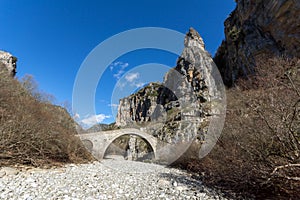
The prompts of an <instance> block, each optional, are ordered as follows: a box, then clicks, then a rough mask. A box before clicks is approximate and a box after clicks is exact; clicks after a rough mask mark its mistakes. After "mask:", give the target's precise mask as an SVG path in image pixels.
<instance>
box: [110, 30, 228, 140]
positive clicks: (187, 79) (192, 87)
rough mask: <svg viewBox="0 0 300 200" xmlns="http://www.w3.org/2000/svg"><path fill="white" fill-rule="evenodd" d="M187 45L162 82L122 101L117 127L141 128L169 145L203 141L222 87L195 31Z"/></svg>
mask: <svg viewBox="0 0 300 200" xmlns="http://www.w3.org/2000/svg"><path fill="white" fill-rule="evenodd" d="M184 45H185V48H184V50H183V52H182V54H181V56H180V57H179V58H178V59H177V65H176V67H174V68H173V69H171V70H170V71H169V72H167V74H166V75H165V77H164V81H163V83H161V84H159V83H150V84H149V85H147V86H145V87H144V88H142V89H141V90H139V91H138V92H136V93H135V94H132V95H130V96H129V97H126V98H123V99H121V100H120V104H119V109H118V115H117V120H116V125H118V126H121V127H138V128H142V129H143V130H145V131H146V132H148V133H151V134H152V135H153V136H155V137H157V138H159V140H160V141H162V142H164V143H167V144H175V143H177V142H186V141H191V140H194V139H195V138H196V137H198V138H199V139H201V138H202V139H203V137H204V135H205V133H206V132H207V131H208V124H209V121H210V119H211V117H212V116H214V115H215V114H216V109H215V107H214V106H215V105H218V103H220V99H221V94H220V90H222V86H223V84H222V83H220V84H219V82H218V81H220V80H217V82H216V79H215V77H214V74H215V73H216V71H215V69H216V66H215V65H214V63H213V60H212V58H211V56H210V55H209V53H208V52H206V51H205V46H204V42H203V40H202V38H201V37H200V35H199V34H198V33H197V31H195V30H194V29H193V28H190V30H189V32H188V33H187V34H186V37H185V41H184ZM221 82H222V81H221ZM216 102H217V103H216Z"/></svg>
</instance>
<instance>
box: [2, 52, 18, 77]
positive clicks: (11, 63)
mask: <svg viewBox="0 0 300 200" xmlns="http://www.w3.org/2000/svg"><path fill="white" fill-rule="evenodd" d="M0 64H1V65H3V66H4V67H5V68H6V69H7V70H8V73H9V74H10V75H11V76H13V77H14V76H15V75H16V73H17V71H16V68H17V58H16V57H14V56H13V55H11V54H10V53H8V52H5V51H0Z"/></svg>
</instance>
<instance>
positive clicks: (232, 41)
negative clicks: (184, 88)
mask: <svg viewBox="0 0 300 200" xmlns="http://www.w3.org/2000/svg"><path fill="white" fill-rule="evenodd" d="M299 21H300V1H298V0H269V1H265V0H238V1H237V7H236V9H235V10H234V11H233V12H232V13H231V14H230V17H229V18H228V19H227V20H226V21H225V23H224V25H225V40H224V41H223V42H222V44H221V46H220V47H219V49H218V51H217V53H216V55H215V58H214V61H215V63H216V64H217V66H218V67H219V70H220V72H221V74H222V77H223V80H224V83H225V84H226V85H228V86H231V85H233V84H234V82H235V80H236V79H237V78H239V77H246V76H248V75H249V74H253V73H254V72H255V66H256V61H257V59H259V58H258V56H260V55H271V56H274V55H275V56H278V55H285V56H290V57H300V25H299Z"/></svg>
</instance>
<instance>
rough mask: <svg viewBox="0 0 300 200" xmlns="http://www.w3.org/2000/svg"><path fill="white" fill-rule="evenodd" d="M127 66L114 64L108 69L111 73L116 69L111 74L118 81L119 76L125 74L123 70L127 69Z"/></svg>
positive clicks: (121, 63) (118, 63)
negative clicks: (114, 71) (112, 72)
mask: <svg viewBox="0 0 300 200" xmlns="http://www.w3.org/2000/svg"><path fill="white" fill-rule="evenodd" d="M128 66H129V64H128V63H124V62H114V63H112V64H111V65H110V66H109V68H110V71H113V70H114V69H117V72H116V73H114V74H113V76H114V77H115V78H116V79H120V78H121V76H122V75H123V74H124V73H125V68H126V67H128Z"/></svg>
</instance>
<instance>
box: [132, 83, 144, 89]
mask: <svg viewBox="0 0 300 200" xmlns="http://www.w3.org/2000/svg"><path fill="white" fill-rule="evenodd" d="M144 85H145V83H141V82H139V83H135V84H134V86H135V87H137V88H139V87H142V86H144Z"/></svg>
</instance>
